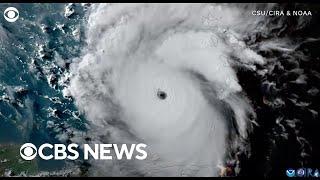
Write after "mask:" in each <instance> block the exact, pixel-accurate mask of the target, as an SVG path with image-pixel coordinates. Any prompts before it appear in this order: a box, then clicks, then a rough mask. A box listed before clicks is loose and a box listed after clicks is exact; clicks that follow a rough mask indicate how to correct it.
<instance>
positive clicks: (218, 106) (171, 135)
mask: <svg viewBox="0 0 320 180" xmlns="http://www.w3.org/2000/svg"><path fill="white" fill-rule="evenodd" d="M242 14H243V11H242V10H241V9H240V8H237V7H235V6H231V7H227V6H225V5H216V4H95V5H93V6H92V7H91V9H90V14H89V19H88V24H87V26H88V27H87V32H86V38H87V48H86V49H85V50H84V52H83V55H82V56H81V58H79V59H78V60H76V61H75V63H73V64H72V71H71V73H72V78H71V83H70V86H69V87H68V89H66V90H65V92H69V93H70V94H71V95H72V96H73V97H74V99H75V102H76V105H77V106H78V108H79V109H80V110H81V111H82V112H83V113H84V114H85V115H86V118H87V120H88V121H89V122H90V128H91V130H90V133H91V135H92V136H94V138H93V141H94V142H95V143H107V142H108V143H145V144H147V145H148V148H147V151H148V158H147V159H146V160H143V161H138V160H137V161H134V160H131V161H112V162H110V161H96V162H94V163H92V166H93V168H92V169H93V170H92V172H91V173H92V175H112V176H117V175H128V176H133V175H150V176H217V175H218V170H219V169H218V166H219V165H223V164H224V160H225V157H226V155H227V151H228V150H229V149H230V148H233V147H236V146H241V143H242V139H245V138H246V136H247V132H248V131H249V130H250V123H249V122H250V120H249V117H248V115H249V114H254V112H253V110H252V109H251V106H250V103H249V102H248V100H247V99H246V97H245V93H244V92H242V88H241V86H240V85H239V83H238V80H237V76H236V72H235V70H234V69H233V65H234V60H232V58H231V55H232V56H236V57H237V61H239V62H241V63H243V64H246V65H248V64H250V65H251V67H252V68H254V65H253V64H254V63H260V64H262V63H264V61H263V58H262V57H260V56H259V55H257V54H255V53H254V52H253V51H252V50H250V49H248V48H247V47H246V45H245V44H244V42H242V41H241V38H240V36H239V33H241V32H242V30H243V27H246V26H245V24H248V17H246V18H242V17H243V16H242ZM159 92H163V93H165V96H164V97H163V98H160V97H159V96H158V93H159Z"/></svg>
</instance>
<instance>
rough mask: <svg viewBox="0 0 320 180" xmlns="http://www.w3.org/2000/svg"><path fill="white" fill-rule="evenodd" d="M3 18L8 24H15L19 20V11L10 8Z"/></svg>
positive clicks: (5, 11)
mask: <svg viewBox="0 0 320 180" xmlns="http://www.w3.org/2000/svg"><path fill="white" fill-rule="evenodd" d="M3 17H4V19H6V20H7V21H8V22H15V21H16V20H18V18H19V11H18V9H16V8H15V7H8V8H7V9H6V10H4V12H3Z"/></svg>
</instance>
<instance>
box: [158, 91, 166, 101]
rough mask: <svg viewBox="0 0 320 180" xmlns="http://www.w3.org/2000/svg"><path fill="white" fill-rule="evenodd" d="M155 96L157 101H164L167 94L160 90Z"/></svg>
mask: <svg viewBox="0 0 320 180" xmlns="http://www.w3.org/2000/svg"><path fill="white" fill-rule="evenodd" d="M157 96H158V98H159V99H161V100H164V99H166V98H167V93H166V92H164V91H161V90H158V92H157Z"/></svg>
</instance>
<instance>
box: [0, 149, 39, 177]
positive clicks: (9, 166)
mask: <svg viewBox="0 0 320 180" xmlns="http://www.w3.org/2000/svg"><path fill="white" fill-rule="evenodd" d="M19 151H20V145H16V144H0V177H1V176H4V175H5V172H6V171H9V170H10V171H11V173H10V174H11V175H13V176H15V175H19V174H20V173H25V174H26V175H34V174H36V173H37V172H38V166H37V161H36V160H35V159H34V160H32V161H26V160H23V159H22V158H21V157H20V152H19Z"/></svg>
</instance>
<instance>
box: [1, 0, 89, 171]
mask: <svg viewBox="0 0 320 180" xmlns="http://www.w3.org/2000/svg"><path fill="white" fill-rule="evenodd" d="M10 6H12V7H16V8H17V9H18V10H19V14H20V16H19V19H18V20H17V21H16V22H14V23H9V22H7V21H6V20H5V19H4V18H3V16H2V15H1V17H0V144H7V143H15V144H22V143H24V142H31V143H33V144H35V145H36V146H37V145H40V144H43V143H59V142H60V143H66V141H64V142H61V139H58V138H57V135H58V134H63V133H66V132H68V133H67V134H68V135H70V136H72V131H71V130H68V129H75V130H80V131H82V130H85V126H84V121H85V120H84V118H83V117H81V116H78V114H79V112H78V111H77V109H76V108H75V106H74V105H73V102H72V99H70V98H64V97H63V95H62V91H61V90H62V89H63V83H64V82H66V81H67V80H66V81H64V82H62V80H61V79H62V76H64V74H65V73H66V72H67V71H68V65H69V64H70V62H71V60H72V59H73V58H75V57H77V56H79V55H80V52H81V47H82V45H83V40H82V39H81V38H80V37H83V36H82V35H81V33H83V22H84V21H85V9H84V8H85V7H84V6H81V5H80V4H74V5H70V6H68V4H0V11H1V12H3V11H4V10H5V9H6V8H7V7H10ZM67 6H68V8H69V10H72V11H74V13H73V14H72V15H71V16H69V17H66V16H65V14H64V13H65V10H66V7H67ZM59 80H60V81H59ZM38 163H39V167H40V170H51V169H57V168H58V169H59V168H62V167H63V166H62V165H63V162H61V161H55V162H54V161H40V160H39V162H38ZM57 165H58V166H57Z"/></svg>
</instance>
